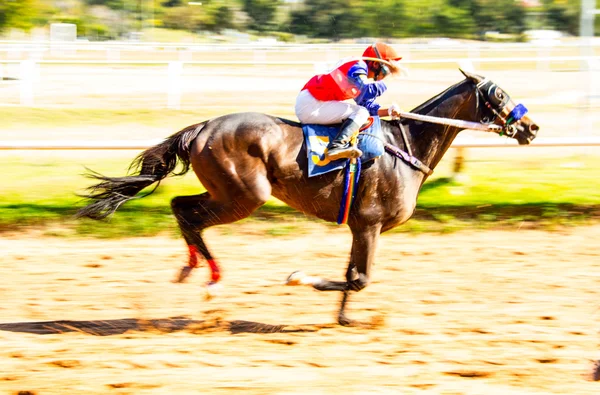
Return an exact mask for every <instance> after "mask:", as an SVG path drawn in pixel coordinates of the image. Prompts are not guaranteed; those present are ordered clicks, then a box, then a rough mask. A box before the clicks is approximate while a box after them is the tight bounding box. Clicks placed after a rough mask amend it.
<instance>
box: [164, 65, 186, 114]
mask: <svg viewBox="0 0 600 395" xmlns="http://www.w3.org/2000/svg"><path fill="white" fill-rule="evenodd" d="M182 72H183V62H169V68H168V74H169V77H168V86H167V90H168V95H167V96H168V97H167V108H170V109H174V110H179V109H181V74H182Z"/></svg>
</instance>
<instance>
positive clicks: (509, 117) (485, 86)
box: [475, 79, 527, 137]
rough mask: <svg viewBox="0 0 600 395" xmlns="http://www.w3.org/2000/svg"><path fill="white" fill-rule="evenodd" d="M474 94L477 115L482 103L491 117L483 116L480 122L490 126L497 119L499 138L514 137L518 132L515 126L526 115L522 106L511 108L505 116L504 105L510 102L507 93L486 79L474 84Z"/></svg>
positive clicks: (525, 110)
mask: <svg viewBox="0 0 600 395" xmlns="http://www.w3.org/2000/svg"><path fill="white" fill-rule="evenodd" d="M475 92H476V94H477V102H476V106H477V108H476V111H477V113H478V114H479V113H480V111H481V109H480V102H483V106H484V107H485V109H487V110H488V111H489V112H490V113H491V115H483V116H482V118H481V121H480V122H481V123H482V124H485V125H490V124H493V123H494V122H495V121H496V120H497V119H499V120H500V123H501V128H502V130H501V131H500V136H502V135H506V136H508V137H514V136H515V134H517V132H518V130H517V125H518V124H519V122H520V121H521V119H522V118H523V116H524V115H525V114H526V113H527V108H526V107H525V106H524V105H523V104H518V105H516V106H514V107H513V109H512V110H511V111H510V113H508V114H506V115H505V113H506V105H507V104H508V103H510V102H511V101H512V100H511V98H510V96H509V95H508V93H506V92H504V91H503V90H502V89H501V88H499V87H498V85H496V84H495V83H493V82H492V81H490V80H488V79H484V80H483V81H481V82H479V83H478V84H476V85H475ZM484 111H485V110H484Z"/></svg>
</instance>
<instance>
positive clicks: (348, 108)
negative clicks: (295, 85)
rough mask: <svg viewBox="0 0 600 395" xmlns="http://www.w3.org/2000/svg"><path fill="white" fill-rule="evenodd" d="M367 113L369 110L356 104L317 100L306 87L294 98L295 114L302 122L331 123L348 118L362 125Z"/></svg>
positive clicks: (367, 115)
mask: <svg viewBox="0 0 600 395" xmlns="http://www.w3.org/2000/svg"><path fill="white" fill-rule="evenodd" d="M369 115H370V114H369V111H368V110H367V109H366V108H364V107H362V106H359V105H358V104H353V103H346V102H343V101H320V100H317V99H315V98H314V97H313V95H311V94H310V92H309V91H308V89H305V90H303V91H301V92H300V93H299V94H298V97H297V98H296V116H297V117H298V119H299V120H300V122H302V123H316V124H321V125H331V124H334V123H340V122H342V121H344V120H345V119H347V118H350V119H352V120H353V121H354V122H356V123H357V124H359V125H363V124H364V123H366V122H367V119H368V118H369Z"/></svg>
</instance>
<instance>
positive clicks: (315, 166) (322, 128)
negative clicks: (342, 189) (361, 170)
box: [302, 117, 385, 177]
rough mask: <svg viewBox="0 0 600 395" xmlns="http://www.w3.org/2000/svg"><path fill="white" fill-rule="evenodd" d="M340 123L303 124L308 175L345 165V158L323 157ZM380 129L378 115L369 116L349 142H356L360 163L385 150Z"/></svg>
mask: <svg viewBox="0 0 600 395" xmlns="http://www.w3.org/2000/svg"><path fill="white" fill-rule="evenodd" d="M340 126H341V125H316V124H303V125H302V131H303V133H304V140H305V142H306V153H307V155H308V176H309V177H314V176H318V175H321V174H326V173H329V172H331V171H334V170H339V169H343V168H345V167H346V166H347V164H348V160H347V159H338V160H334V161H331V160H329V159H327V158H326V157H325V154H324V152H325V148H327V145H328V144H329V141H330V140H333V139H334V138H335V136H336V135H337V133H338V131H339V129H340ZM382 138H383V133H382V131H381V120H380V119H379V117H371V118H369V122H367V124H365V125H363V127H361V130H360V132H359V133H358V135H357V137H356V138H354V139H353V141H351V144H353V143H354V144H358V148H359V149H360V150H361V151H362V152H363V154H362V156H361V157H360V158H359V160H360V161H361V162H362V163H365V162H368V161H370V160H373V159H375V158H377V157H380V156H381V155H383V153H384V152H385V150H384V145H383V141H382V140H381V139H382Z"/></svg>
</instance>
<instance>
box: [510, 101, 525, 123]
mask: <svg viewBox="0 0 600 395" xmlns="http://www.w3.org/2000/svg"><path fill="white" fill-rule="evenodd" d="M527 111H529V110H527V107H525V106H524V105H522V104H517V105H516V106H515V108H513V109H512V111H511V112H510V114H508V118H507V119H506V120H507V122H508V123H509V124H511V123H514V122H517V121H518V120H520V119H521V118H523V117H524V116H525V114H527Z"/></svg>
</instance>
